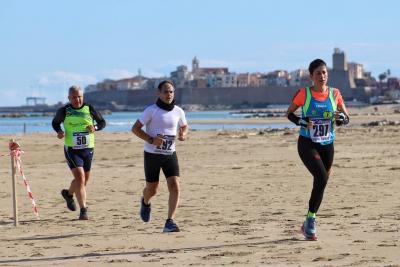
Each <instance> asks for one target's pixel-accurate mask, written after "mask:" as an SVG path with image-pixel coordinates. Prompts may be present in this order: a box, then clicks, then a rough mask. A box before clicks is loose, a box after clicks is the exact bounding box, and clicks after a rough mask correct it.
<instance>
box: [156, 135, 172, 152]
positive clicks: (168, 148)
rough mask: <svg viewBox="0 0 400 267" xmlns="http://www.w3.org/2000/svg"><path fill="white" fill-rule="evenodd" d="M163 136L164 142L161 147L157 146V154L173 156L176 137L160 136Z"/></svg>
mask: <svg viewBox="0 0 400 267" xmlns="http://www.w3.org/2000/svg"><path fill="white" fill-rule="evenodd" d="M158 136H161V137H162V138H163V139H164V141H163V143H162V145H161V146H157V147H156V149H155V152H157V153H161V154H172V153H173V152H174V151H173V150H172V149H173V147H174V144H175V135H164V136H162V135H158Z"/></svg>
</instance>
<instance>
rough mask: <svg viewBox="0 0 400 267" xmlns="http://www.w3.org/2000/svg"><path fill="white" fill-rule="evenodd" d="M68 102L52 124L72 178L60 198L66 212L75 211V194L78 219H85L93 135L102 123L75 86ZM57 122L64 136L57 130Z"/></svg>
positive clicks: (86, 216) (69, 94) (100, 117)
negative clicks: (78, 210) (78, 212)
mask: <svg viewBox="0 0 400 267" xmlns="http://www.w3.org/2000/svg"><path fill="white" fill-rule="evenodd" d="M68 99H69V102H70V103H69V104H67V105H66V106H64V107H62V108H60V109H59V110H58V111H57V113H56V116H55V117H54V119H53V121H52V126H53V129H54V131H56V132H57V137H58V138H59V139H62V138H64V144H65V146H64V154H65V158H66V159H67V163H68V166H69V168H70V169H71V172H72V175H73V177H74V179H73V180H72V182H71V185H70V187H69V189H63V190H62V191H61V195H62V196H63V198H64V199H65V201H66V202H67V207H68V209H69V210H71V211H75V210H76V205H75V201H74V197H73V196H74V194H75V195H76V198H77V199H78V203H79V207H80V215H79V220H88V215H87V206H86V184H87V182H88V180H89V176H90V167H91V164H92V159H93V152H94V150H93V149H94V132H95V131H100V130H101V129H103V128H104V127H105V126H106V122H105V120H104V119H103V117H102V116H101V114H100V113H99V112H97V111H96V110H95V109H94V108H93V106H91V105H88V104H86V103H84V102H83V92H82V90H81V88H80V87H79V86H71V87H70V88H69V91H68ZM93 120H94V121H96V125H95V124H94V121H93ZM61 123H63V126H64V130H65V133H64V131H63V130H62V129H61Z"/></svg>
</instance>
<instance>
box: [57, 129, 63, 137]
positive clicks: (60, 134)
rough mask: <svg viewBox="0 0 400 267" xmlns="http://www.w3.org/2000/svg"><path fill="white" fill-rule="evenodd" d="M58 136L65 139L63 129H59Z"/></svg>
mask: <svg viewBox="0 0 400 267" xmlns="http://www.w3.org/2000/svg"><path fill="white" fill-rule="evenodd" d="M57 138H58V139H63V138H64V132H63V131H59V132H58V133H57Z"/></svg>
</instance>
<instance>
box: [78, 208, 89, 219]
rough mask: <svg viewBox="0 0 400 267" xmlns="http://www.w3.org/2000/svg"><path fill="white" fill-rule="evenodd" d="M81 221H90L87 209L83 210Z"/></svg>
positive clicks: (80, 216)
mask: <svg viewBox="0 0 400 267" xmlns="http://www.w3.org/2000/svg"><path fill="white" fill-rule="evenodd" d="M79 220H89V217H88V215H87V208H81V213H80V214H79Z"/></svg>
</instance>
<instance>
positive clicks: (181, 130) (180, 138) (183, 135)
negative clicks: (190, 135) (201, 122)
mask: <svg viewBox="0 0 400 267" xmlns="http://www.w3.org/2000/svg"><path fill="white" fill-rule="evenodd" d="M178 140H179V141H185V140H186V134H185V133H184V131H183V129H182V128H179V134H178Z"/></svg>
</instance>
